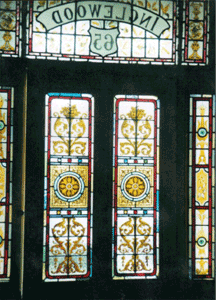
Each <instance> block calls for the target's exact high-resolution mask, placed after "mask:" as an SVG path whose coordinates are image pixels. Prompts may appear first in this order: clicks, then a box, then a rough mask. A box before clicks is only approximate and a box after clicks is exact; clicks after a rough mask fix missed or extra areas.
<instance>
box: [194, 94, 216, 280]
mask: <svg viewBox="0 0 216 300" xmlns="http://www.w3.org/2000/svg"><path fill="white" fill-rule="evenodd" d="M189 132H190V141H189V142H190V144H189V145H190V146H189V267H190V277H191V278H193V279H211V278H213V277H214V272H215V269H214V268H215V223H214V222H215V221H214V216H215V209H214V208H215V205H214V201H215V97H213V96H212V95H191V98H190V129H189Z"/></svg>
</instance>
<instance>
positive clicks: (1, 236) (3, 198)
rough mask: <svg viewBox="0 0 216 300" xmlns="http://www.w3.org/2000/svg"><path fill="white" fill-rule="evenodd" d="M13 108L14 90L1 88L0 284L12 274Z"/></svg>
mask: <svg viewBox="0 0 216 300" xmlns="http://www.w3.org/2000/svg"><path fill="white" fill-rule="evenodd" d="M13 107H14V91H13V88H9V87H0V282H5V281H9V280H10V272H11V235H12V162H13Z"/></svg>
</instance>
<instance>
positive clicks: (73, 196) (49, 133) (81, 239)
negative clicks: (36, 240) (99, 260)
mask: <svg viewBox="0 0 216 300" xmlns="http://www.w3.org/2000/svg"><path fill="white" fill-rule="evenodd" d="M93 128H94V99H93V97H92V96H91V95H87V94H57V93H50V94H48V95H47V96H46V127H45V196H44V246H43V247H44V251H43V280H45V281H64V280H65V281H66V280H78V279H87V278H89V277H91V268H92V209H93V206H92V205H93V204H92V201H93V155H94V152H93V149H94V148H93V146H94V144H93Z"/></svg>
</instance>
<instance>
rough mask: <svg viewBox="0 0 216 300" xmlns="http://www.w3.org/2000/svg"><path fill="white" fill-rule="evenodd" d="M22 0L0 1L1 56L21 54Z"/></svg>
mask: <svg viewBox="0 0 216 300" xmlns="http://www.w3.org/2000/svg"><path fill="white" fill-rule="evenodd" d="M21 7H22V1H8V0H5V1H4V0H2V1H0V56H4V57H18V56H21V39H22V28H21V21H22V20H21Z"/></svg>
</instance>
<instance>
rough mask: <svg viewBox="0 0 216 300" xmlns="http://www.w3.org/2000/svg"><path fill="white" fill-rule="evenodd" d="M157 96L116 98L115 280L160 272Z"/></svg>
mask: <svg viewBox="0 0 216 300" xmlns="http://www.w3.org/2000/svg"><path fill="white" fill-rule="evenodd" d="M159 105H160V103H159V100H158V99H157V98H156V97H154V96H122V95H119V96H116V97H115V104H114V146H113V174H114V175H113V176H114V177H113V224H112V226H113V259H112V260H113V278H114V279H130V278H149V279H150V278H156V277H157V276H158V275H159V109H160V107H159Z"/></svg>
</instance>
